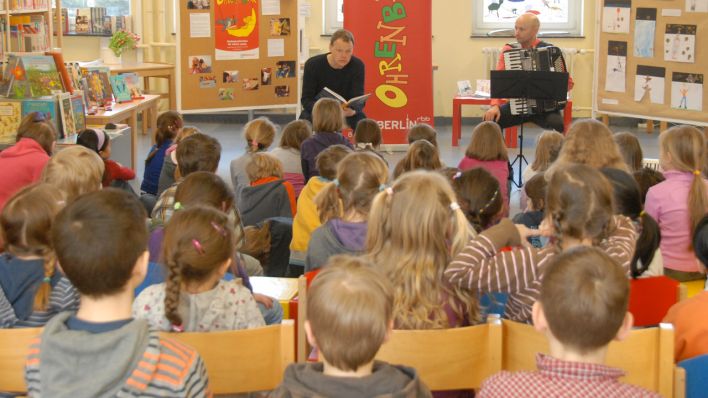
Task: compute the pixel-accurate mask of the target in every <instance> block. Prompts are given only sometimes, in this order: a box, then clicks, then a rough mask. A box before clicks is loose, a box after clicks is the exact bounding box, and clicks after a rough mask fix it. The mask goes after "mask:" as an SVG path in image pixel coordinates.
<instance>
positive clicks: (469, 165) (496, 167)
mask: <svg viewBox="0 0 708 398" xmlns="http://www.w3.org/2000/svg"><path fill="white" fill-rule="evenodd" d="M508 163H509V162H507V161H506V160H477V159H472V158H468V157H467V156H465V157H464V158H462V160H460V164H458V165H457V168H458V169H460V170H462V171H465V170H469V169H473V168H475V167H481V168H483V169H486V170H487V171H488V172H490V173H492V175H493V176H494V178H496V179H497V181H499V193H501V194H502V199H504V213H503V214H504V216H507V215H508V214H509V194H508V191H507V180H508V179H509V164H508Z"/></svg>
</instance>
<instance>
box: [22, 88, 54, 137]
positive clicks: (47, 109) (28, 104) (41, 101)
mask: <svg viewBox="0 0 708 398" xmlns="http://www.w3.org/2000/svg"><path fill="white" fill-rule="evenodd" d="M57 108H58V103H57V97H56V96H47V97H41V98H27V99H24V100H22V117H25V116H27V115H29V114H30V113H32V112H39V113H41V114H42V115H43V116H44V120H46V121H49V122H51V123H52V124H53V125H54V128H55V129H57V132H59V137H57V138H62V136H61V129H60V127H61V124H60V123H59V119H60V116H59V112H58V109H57Z"/></svg>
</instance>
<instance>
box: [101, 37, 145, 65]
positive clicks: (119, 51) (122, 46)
mask: <svg viewBox="0 0 708 398" xmlns="http://www.w3.org/2000/svg"><path fill="white" fill-rule="evenodd" d="M138 41H140V36H138V35H136V34H135V33H132V32H127V31H125V30H119V31H116V32H115V33H113V36H111V40H110V41H109V42H108V48H109V49H110V50H111V51H113V54H115V56H116V57H118V58H121V62H122V63H124V60H123V54H125V53H126V52H130V50H135V49H136V48H137V46H138Z"/></svg>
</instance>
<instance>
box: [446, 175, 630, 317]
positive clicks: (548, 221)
mask: <svg viewBox="0 0 708 398" xmlns="http://www.w3.org/2000/svg"><path fill="white" fill-rule="evenodd" d="M538 235H543V236H548V237H549V238H550V243H549V244H548V245H546V246H545V247H544V248H541V249H539V248H535V247H532V246H531V245H530V244H528V242H527V240H526V239H527V238H528V237H530V236H538ZM636 241H637V232H636V230H635V228H634V227H633V225H632V221H631V220H630V219H629V218H627V217H625V216H622V215H613V195H612V186H611V185H610V183H609V181H608V180H607V179H606V178H605V176H603V175H602V173H600V172H599V171H598V170H596V169H594V168H592V167H590V166H586V165H581V164H576V165H571V166H569V167H566V168H564V169H559V170H557V171H556V172H555V173H553V176H552V177H551V180H550V181H549V183H548V189H547V192H546V208H545V219H544V221H543V223H542V224H541V226H540V228H539V229H538V230H534V229H529V228H527V227H526V226H524V225H520V224H519V225H515V224H513V223H512V222H511V220H509V219H507V218H503V219H502V220H501V221H500V222H499V224H497V225H495V226H493V227H491V228H489V229H487V230H486V231H483V232H482V233H481V234H479V235H478V236H477V237H476V238H474V239H472V240H470V241H469V243H468V244H467V245H466V247H465V248H464V249H463V250H462V251H461V252H460V253H459V254H458V255H457V256H455V259H454V260H453V261H452V263H451V264H450V265H449V266H448V268H447V270H446V271H445V278H446V280H447V282H448V283H450V284H451V285H453V286H458V287H461V288H464V289H470V290H474V291H476V292H478V293H479V294H485V293H489V292H504V293H507V294H508V295H509V298H508V302H507V306H506V316H507V317H508V318H509V319H511V320H514V321H517V322H526V323H530V322H531V308H532V306H533V303H534V302H535V301H536V300H537V299H538V297H539V294H540V287H541V280H542V279H543V275H544V273H545V271H546V268H547V266H548V262H549V261H548V260H549V259H550V258H551V257H553V256H555V255H557V254H558V253H560V252H562V251H564V250H567V249H570V248H571V247H575V246H580V245H585V246H596V247H598V248H600V249H602V250H603V251H604V252H605V253H607V254H608V255H609V256H610V257H612V258H613V259H614V260H615V261H617V263H618V264H619V265H620V266H621V267H622V268H623V270H624V272H625V273H626V274H627V276H629V274H630V262H631V260H632V256H633V254H634V249H635V244H636ZM505 246H511V247H512V249H511V250H510V251H504V252H499V249H500V248H502V247H505Z"/></svg>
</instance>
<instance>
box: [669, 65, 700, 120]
mask: <svg viewBox="0 0 708 398" xmlns="http://www.w3.org/2000/svg"><path fill="white" fill-rule="evenodd" d="M671 107H672V108H675V109H685V110H692V111H701V110H703V75H702V74H699V73H682V72H673V74H672V77H671Z"/></svg>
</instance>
